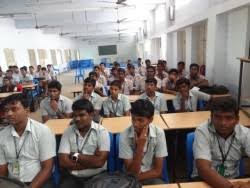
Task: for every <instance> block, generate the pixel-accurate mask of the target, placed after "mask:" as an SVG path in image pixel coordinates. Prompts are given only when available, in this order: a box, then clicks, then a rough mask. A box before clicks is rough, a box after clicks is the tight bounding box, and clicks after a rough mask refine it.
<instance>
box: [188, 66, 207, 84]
mask: <svg viewBox="0 0 250 188" xmlns="http://www.w3.org/2000/svg"><path fill="white" fill-rule="evenodd" d="M199 68H200V67H199V65H198V64H196V63H192V64H191V65H190V66H189V70H190V75H189V77H188V79H189V80H190V85H191V88H192V87H194V86H196V87H202V86H208V81H207V80H206V79H205V77H204V76H202V75H200V74H199Z"/></svg>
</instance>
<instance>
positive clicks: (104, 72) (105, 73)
mask: <svg viewBox="0 0 250 188" xmlns="http://www.w3.org/2000/svg"><path fill="white" fill-rule="evenodd" d="M100 71H101V75H103V76H104V77H105V78H106V80H107V79H108V77H109V69H107V68H106V66H105V63H100Z"/></svg>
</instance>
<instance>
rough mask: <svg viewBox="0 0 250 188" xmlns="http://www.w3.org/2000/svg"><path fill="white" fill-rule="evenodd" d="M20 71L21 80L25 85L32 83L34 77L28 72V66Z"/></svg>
mask: <svg viewBox="0 0 250 188" xmlns="http://www.w3.org/2000/svg"><path fill="white" fill-rule="evenodd" d="M20 71H21V76H20V82H21V83H22V84H23V85H26V84H32V82H33V77H32V76H31V75H30V74H28V72H27V67H26V66H23V67H21V68H20Z"/></svg>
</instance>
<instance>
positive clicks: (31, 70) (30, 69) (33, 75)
mask: <svg viewBox="0 0 250 188" xmlns="http://www.w3.org/2000/svg"><path fill="white" fill-rule="evenodd" d="M29 74H30V75H31V76H32V77H33V78H35V69H34V67H33V66H29Z"/></svg>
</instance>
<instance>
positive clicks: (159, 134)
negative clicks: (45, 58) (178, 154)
mask: <svg viewBox="0 0 250 188" xmlns="http://www.w3.org/2000/svg"><path fill="white" fill-rule="evenodd" d="M131 114H132V126H130V127H129V128H127V129H126V130H125V131H124V132H123V133H121V135H120V141H119V158H121V159H123V160H124V164H125V169H126V171H127V172H129V173H132V174H135V175H136V176H137V178H138V180H139V181H140V182H141V183H142V184H143V185H149V184H151V185H154V184H163V183H164V182H163V181H162V179H161V175H162V166H163V160H164V158H165V157H166V156H167V155H168V153H167V144H166V139H165V134H164V131H163V130H162V129H161V128H159V127H157V126H155V125H153V124H152V121H153V117H154V106H153V105H152V103H151V102H150V101H148V100H144V99H139V100H137V101H135V102H134V103H133V104H132V109H131Z"/></svg>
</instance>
